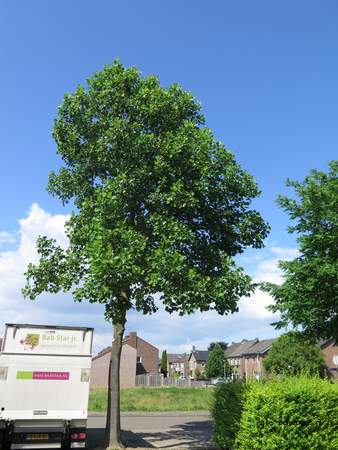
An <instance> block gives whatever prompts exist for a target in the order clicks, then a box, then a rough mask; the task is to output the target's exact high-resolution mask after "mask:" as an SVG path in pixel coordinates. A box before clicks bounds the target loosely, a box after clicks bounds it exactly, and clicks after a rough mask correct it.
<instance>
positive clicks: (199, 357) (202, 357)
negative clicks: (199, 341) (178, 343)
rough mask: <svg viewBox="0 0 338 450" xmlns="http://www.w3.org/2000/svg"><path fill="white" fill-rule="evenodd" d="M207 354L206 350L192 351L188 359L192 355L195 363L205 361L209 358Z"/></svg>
mask: <svg viewBox="0 0 338 450" xmlns="http://www.w3.org/2000/svg"><path fill="white" fill-rule="evenodd" d="M209 353H210V352H209V351H208V350H193V351H192V352H191V353H190V356H189V359H190V357H191V355H194V357H195V359H196V361H201V362H203V361H207V360H208V357H209Z"/></svg>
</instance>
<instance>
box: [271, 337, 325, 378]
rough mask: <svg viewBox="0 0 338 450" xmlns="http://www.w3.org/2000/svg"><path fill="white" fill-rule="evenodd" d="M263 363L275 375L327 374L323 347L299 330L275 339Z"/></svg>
mask: <svg viewBox="0 0 338 450" xmlns="http://www.w3.org/2000/svg"><path fill="white" fill-rule="evenodd" d="M263 364H264V367H265V369H266V371H267V372H268V373H270V374H275V375H300V374H301V373H306V374H308V375H321V376H324V375H325V364H324V358H323V353H322V351H321V349H320V348H319V346H318V345H316V343H315V342H313V341H312V340H310V339H309V338H307V337H306V335H304V333H301V332H299V331H290V332H288V333H285V334H282V335H281V336H280V337H279V338H278V339H277V340H276V341H274V343H273V344H272V347H271V349H270V350H269V353H268V356H267V357H266V358H265V359H264V360H263Z"/></svg>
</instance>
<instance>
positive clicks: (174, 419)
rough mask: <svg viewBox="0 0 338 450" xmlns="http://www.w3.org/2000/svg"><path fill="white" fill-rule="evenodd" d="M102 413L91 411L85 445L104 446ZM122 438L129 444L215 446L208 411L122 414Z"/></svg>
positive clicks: (160, 446) (147, 445)
mask: <svg viewBox="0 0 338 450" xmlns="http://www.w3.org/2000/svg"><path fill="white" fill-rule="evenodd" d="M105 420H106V419H105V415H104V414H102V413H91V414H90V416H89V419H88V448H89V449H90V450H93V449H101V448H104V445H103V442H104V427H105ZM121 427H122V429H123V430H124V431H123V440H124V442H125V444H126V445H127V446H128V447H133V448H135V447H143V448H174V447H175V448H181V449H182V448H189V449H193V448H215V445H214V444H213V443H212V439H211V434H212V425H211V420H210V415H209V413H208V412H195V413H194V412H190V413H186V412H174V413H170V412H167V413H140V412H134V413H122V415H121Z"/></svg>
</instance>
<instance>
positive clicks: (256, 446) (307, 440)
mask: <svg viewBox="0 0 338 450" xmlns="http://www.w3.org/2000/svg"><path fill="white" fill-rule="evenodd" d="M227 409H229V407H228V408H227ZM236 415H237V411H236ZM235 448H236V449H238V450H284V449H285V450H286V449H288V450H289V449H297V450H310V449H311V450H334V449H335V450H336V449H338V384H336V385H335V384H331V383H330V382H328V381H326V380H320V379H319V378H307V377H304V376H303V377H299V378H296V377H290V378H284V379H281V378H275V379H271V380H269V381H268V382H266V383H257V382H256V383H255V382H253V383H250V385H249V388H248V389H247V390H246V392H245V394H244V406H243V412H242V417H241V420H240V427H239V432H238V435H237V438H236V445H235Z"/></svg>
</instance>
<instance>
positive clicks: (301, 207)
mask: <svg viewBox="0 0 338 450" xmlns="http://www.w3.org/2000/svg"><path fill="white" fill-rule="evenodd" d="M337 173H338V161H332V162H331V163H330V165H329V171H328V173H325V172H319V171H316V170H313V171H311V173H310V175H308V176H307V177H306V178H305V180H304V181H303V182H297V181H290V180H288V181H287V186H291V187H293V188H294V190H295V193H296V197H295V198H288V197H282V196H280V197H279V198H278V203H279V205H280V206H281V207H282V208H283V209H284V210H285V211H287V212H288V214H289V216H290V219H291V220H293V221H295V225H293V226H290V227H289V232H290V233H296V234H298V238H297V242H298V245H299V256H297V257H296V258H295V259H294V260H292V261H283V262H280V264H279V266H280V268H281V269H282V271H283V278H284V279H283V283H282V284H281V285H277V284H272V283H265V284H264V285H263V289H264V290H265V291H267V292H269V293H270V294H271V295H272V296H273V298H274V300H275V303H274V304H273V305H271V306H270V310H271V311H273V312H279V313H280V314H281V318H280V320H279V321H278V322H276V323H275V324H274V325H276V327H277V328H283V327H285V326H286V325H288V324H292V325H293V326H294V327H297V326H301V327H302V329H303V330H304V332H305V333H306V334H308V335H309V336H311V337H312V338H314V339H319V338H323V339H326V338H332V337H333V338H334V339H335V341H336V342H337V343H338V259H337V257H338V178H337Z"/></svg>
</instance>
